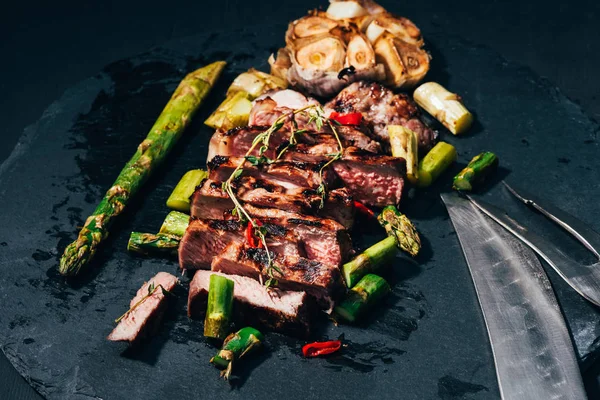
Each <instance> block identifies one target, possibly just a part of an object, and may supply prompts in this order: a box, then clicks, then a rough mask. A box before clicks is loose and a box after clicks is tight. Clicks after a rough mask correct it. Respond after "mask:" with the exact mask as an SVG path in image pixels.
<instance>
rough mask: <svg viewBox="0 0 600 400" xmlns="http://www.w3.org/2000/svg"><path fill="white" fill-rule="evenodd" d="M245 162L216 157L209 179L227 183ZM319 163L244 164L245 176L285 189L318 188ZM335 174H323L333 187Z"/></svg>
mask: <svg viewBox="0 0 600 400" xmlns="http://www.w3.org/2000/svg"><path fill="white" fill-rule="evenodd" d="M242 160H243V158H241V157H224V156H216V157H214V158H213V159H212V160H211V161H210V162H209V163H208V169H209V178H210V179H211V180H213V181H215V182H225V181H226V180H227V179H229V177H230V176H231V174H232V173H233V171H234V170H235V169H236V168H237V166H238V165H239V164H240V162H241V161H242ZM320 168H321V165H320V164H318V163H308V162H303V161H294V160H280V161H276V162H274V163H273V164H262V165H258V166H254V165H252V164H251V163H249V162H245V164H244V175H245V176H252V177H254V178H257V179H263V180H269V181H271V182H272V183H274V184H276V185H279V186H283V187H285V188H298V187H300V188H317V187H318V186H319V185H320V184H321V176H320V174H319V169H320ZM334 180H335V174H333V173H332V172H331V171H330V170H326V171H324V172H323V182H324V183H325V184H326V185H328V186H329V185H332V184H333V182H334Z"/></svg>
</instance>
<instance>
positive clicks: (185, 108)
mask: <svg viewBox="0 0 600 400" xmlns="http://www.w3.org/2000/svg"><path fill="white" fill-rule="evenodd" d="M224 67H225V62H224V61H218V62H215V63H212V64H210V65H207V66H205V67H203V68H200V69H198V70H196V71H194V72H192V73H190V74H188V75H187V76H186V77H185V78H184V79H183V80H182V81H181V83H180V84H179V86H178V87H177V89H175V92H174V93H173V96H172V97H171V99H170V100H169V102H168V103H167V105H166V106H165V108H164V110H163V111H162V113H161V114H160V116H159V117H158V119H157V120H156V122H155V123H154V125H153V126H152V128H151V129H150V132H149V133H148V136H147V137H146V139H144V141H143V142H142V143H141V144H140V145H139V146H138V148H137V151H136V152H135V154H134V155H133V157H131V159H130V160H129V161H128V162H127V164H125V167H124V168H123V169H122V170H121V173H120V174H119V176H118V177H117V179H116V180H115V182H114V183H113V185H112V186H111V187H110V189H108V191H107V192H106V194H105V195H104V198H103V199H102V201H101V202H100V204H99V205H98V207H96V209H95V210H94V212H93V213H92V215H91V216H89V217H88V218H87V220H86V221H85V224H84V226H83V228H82V229H81V231H80V232H79V235H78V236H77V240H76V241H74V242H73V243H71V244H70V245H68V246H67V247H66V248H65V251H64V254H63V256H62V258H61V259H60V266H59V269H58V270H59V272H60V273H61V274H62V275H67V276H73V275H77V274H78V273H79V272H80V271H81V270H82V269H83V268H84V267H85V266H86V265H87V263H88V262H89V261H90V260H91V259H92V258H93V257H94V254H96V249H97V248H98V245H99V244H100V243H101V242H102V241H103V240H104V239H105V238H106V237H107V236H108V233H109V230H110V227H111V225H112V224H113V222H114V219H115V217H116V216H118V215H119V214H121V213H122V212H123V210H124V209H125V207H126V206H127V204H128V203H129V201H130V200H131V198H132V197H133V196H135V194H136V193H137V192H138V191H139V189H140V188H141V187H142V186H143V185H144V183H145V182H146V180H148V178H149V177H150V175H151V174H152V172H153V171H154V170H156V169H157V168H158V166H159V165H160V164H161V163H162V161H163V160H164V159H165V158H166V156H167V155H168V154H169V152H170V151H171V149H172V148H173V147H174V146H175V143H176V142H177V140H178V139H179V137H180V136H181V135H182V133H183V131H184V130H185V128H186V127H187V126H188V125H189V124H190V121H191V120H192V116H193V115H194V113H195V112H196V110H198V108H199V107H200V105H201V104H202V102H203V101H204V99H205V98H206V96H207V95H208V93H209V91H210V89H211V88H212V87H213V86H214V83H215V82H216V80H217V79H218V77H219V76H220V75H221V72H222V71H223V68H224Z"/></svg>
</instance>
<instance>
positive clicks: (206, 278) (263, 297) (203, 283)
mask: <svg viewBox="0 0 600 400" xmlns="http://www.w3.org/2000/svg"><path fill="white" fill-rule="evenodd" d="M213 274H214V275H221V276H224V277H226V278H227V279H231V280H232V281H233V282H234V283H235V284H234V287H233V297H234V306H233V308H234V319H235V320H236V321H239V322H242V323H243V324H247V325H251V326H261V327H265V328H267V329H270V330H273V331H276V332H282V333H287V334H291V335H295V336H307V335H308V334H309V333H310V327H311V320H312V319H313V315H314V312H313V310H314V309H315V306H314V302H313V300H312V299H311V298H310V297H309V296H308V295H307V294H306V293H305V292H292V291H283V290H279V289H267V288H265V287H264V286H263V285H261V284H260V283H259V282H258V281H256V280H254V279H251V278H247V277H243V276H237V275H226V274H221V273H219V272H212V271H196V273H195V274H194V278H193V279H192V281H191V282H190V291H189V296H188V316H189V317H190V318H197V319H200V318H203V317H204V315H205V313H206V302H207V299H208V289H209V284H210V276H211V275H213Z"/></svg>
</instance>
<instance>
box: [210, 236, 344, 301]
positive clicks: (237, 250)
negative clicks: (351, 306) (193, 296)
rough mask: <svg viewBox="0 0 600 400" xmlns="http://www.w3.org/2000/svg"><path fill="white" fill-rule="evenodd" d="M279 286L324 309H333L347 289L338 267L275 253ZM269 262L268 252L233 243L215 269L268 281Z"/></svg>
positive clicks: (221, 256)
mask: <svg viewBox="0 0 600 400" xmlns="http://www.w3.org/2000/svg"><path fill="white" fill-rule="evenodd" d="M272 257H273V262H274V265H275V266H277V268H279V269H280V270H281V274H278V273H275V278H276V279H277V281H278V286H279V287H280V288H281V289H283V290H302V291H306V292H307V293H309V294H310V295H312V296H313V297H315V298H316V299H317V301H318V303H319V305H320V306H321V307H322V308H324V309H329V308H331V305H332V304H333V302H332V298H334V297H335V296H336V295H338V294H339V293H340V292H341V291H342V289H343V283H342V276H341V274H340V270H339V268H337V267H336V266H327V265H323V264H321V263H320V262H318V261H316V260H308V259H306V258H303V257H292V256H288V257H284V256H281V255H277V254H272ZM268 265H269V259H268V257H267V251H266V250H265V249H259V248H253V247H248V246H246V245H239V244H231V245H229V246H228V247H227V248H226V249H225V251H224V252H223V253H221V254H219V255H218V256H216V257H215V258H214V259H213V263H212V266H211V269H212V270H213V271H218V272H223V273H226V274H234V275H242V276H248V277H251V278H253V279H256V280H266V279H268V274H267V267H268Z"/></svg>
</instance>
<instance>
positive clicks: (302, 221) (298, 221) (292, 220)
mask: <svg viewBox="0 0 600 400" xmlns="http://www.w3.org/2000/svg"><path fill="white" fill-rule="evenodd" d="M287 222H288V223H290V224H297V225H308V226H317V227H321V226H323V224H322V223H321V221H310V220H307V219H300V218H290V219H288V220H287Z"/></svg>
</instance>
